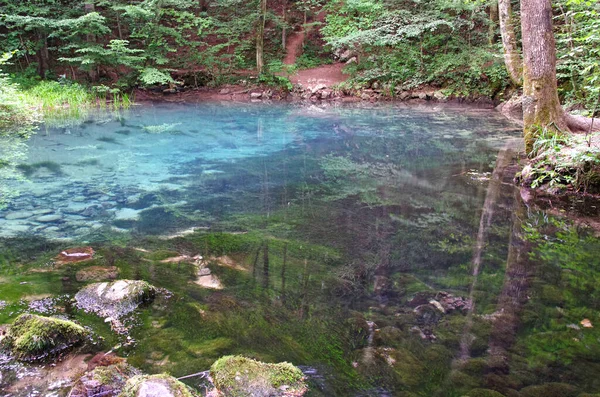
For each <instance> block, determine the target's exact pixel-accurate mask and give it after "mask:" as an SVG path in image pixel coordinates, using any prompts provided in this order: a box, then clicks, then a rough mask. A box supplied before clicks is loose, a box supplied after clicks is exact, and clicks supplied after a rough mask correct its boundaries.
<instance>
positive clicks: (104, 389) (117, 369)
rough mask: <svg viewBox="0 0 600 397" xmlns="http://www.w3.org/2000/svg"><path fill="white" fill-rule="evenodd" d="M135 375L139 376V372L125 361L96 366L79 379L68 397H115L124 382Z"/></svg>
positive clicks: (123, 385)
mask: <svg viewBox="0 0 600 397" xmlns="http://www.w3.org/2000/svg"><path fill="white" fill-rule="evenodd" d="M137 375H140V371H138V370H137V369H136V368H134V367H132V366H131V365H129V364H127V363H126V362H125V361H121V362H118V363H116V364H112V365H108V366H98V367H96V368H94V369H93V370H91V371H89V372H86V373H85V374H84V375H83V376H82V377H81V378H79V380H78V381H77V383H75V385H74V386H73V388H72V389H71V392H70V393H69V396H70V397H88V396H104V397H115V396H117V395H119V393H121V391H122V390H123V388H124V387H125V384H126V382H127V381H128V380H129V379H130V378H132V377H134V376H137Z"/></svg>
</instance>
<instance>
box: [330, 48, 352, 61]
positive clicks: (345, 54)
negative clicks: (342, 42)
mask: <svg viewBox="0 0 600 397" xmlns="http://www.w3.org/2000/svg"><path fill="white" fill-rule="evenodd" d="M334 55H336V56H337V57H338V59H339V60H340V62H345V61H347V60H349V59H350V58H352V57H354V53H353V52H352V51H351V50H345V51H341V50H338V51H336V54H334Z"/></svg>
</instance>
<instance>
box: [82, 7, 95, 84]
mask: <svg viewBox="0 0 600 397" xmlns="http://www.w3.org/2000/svg"><path fill="white" fill-rule="evenodd" d="M83 9H84V11H85V13H86V14H90V13H92V12H95V11H96V6H95V5H94V3H91V2H90V3H85V4H84V5H83ZM86 41H87V42H88V43H95V42H96V36H95V35H93V34H88V35H86ZM88 75H89V76H90V80H91V81H92V82H95V81H96V80H98V73H97V70H96V69H95V68H94V69H92V70H90V71H89V72H88Z"/></svg>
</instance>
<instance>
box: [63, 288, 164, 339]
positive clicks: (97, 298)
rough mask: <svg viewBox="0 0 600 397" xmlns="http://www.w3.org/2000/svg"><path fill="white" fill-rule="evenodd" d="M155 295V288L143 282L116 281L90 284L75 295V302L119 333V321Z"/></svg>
mask: <svg viewBox="0 0 600 397" xmlns="http://www.w3.org/2000/svg"><path fill="white" fill-rule="evenodd" d="M155 294H156V288H154V287H153V286H152V285H150V284H148V283H147V282H145V281H140V280H118V281H113V282H103V283H94V284H90V285H88V286H86V287H84V288H83V289H81V290H80V291H79V292H78V293H77V294H76V295H75V300H76V301H77V306H78V307H79V308H80V309H83V310H85V311H86V312H92V313H96V314H97V315H98V316H100V317H103V318H106V320H107V321H111V322H112V325H113V329H116V330H117V331H119V328H121V326H120V321H119V319H120V318H122V317H123V316H125V315H127V314H129V313H131V312H133V311H134V310H135V309H136V308H137V307H138V306H139V305H140V304H142V303H144V302H149V301H151V300H152V299H154V295H155Z"/></svg>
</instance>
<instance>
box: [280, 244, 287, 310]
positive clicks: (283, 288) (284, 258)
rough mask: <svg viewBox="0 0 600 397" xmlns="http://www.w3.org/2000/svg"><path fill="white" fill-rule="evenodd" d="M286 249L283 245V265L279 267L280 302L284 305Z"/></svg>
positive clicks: (285, 245)
mask: <svg viewBox="0 0 600 397" xmlns="http://www.w3.org/2000/svg"><path fill="white" fill-rule="evenodd" d="M287 247H288V244H287V243H285V244H284V245H283V264H282V265H281V302H283V303H285V267H286V265H287Z"/></svg>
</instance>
